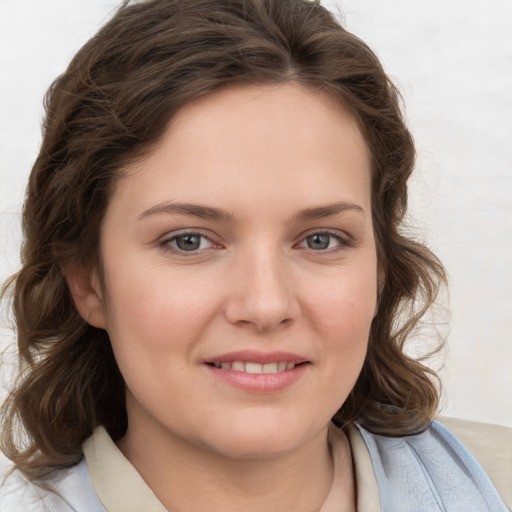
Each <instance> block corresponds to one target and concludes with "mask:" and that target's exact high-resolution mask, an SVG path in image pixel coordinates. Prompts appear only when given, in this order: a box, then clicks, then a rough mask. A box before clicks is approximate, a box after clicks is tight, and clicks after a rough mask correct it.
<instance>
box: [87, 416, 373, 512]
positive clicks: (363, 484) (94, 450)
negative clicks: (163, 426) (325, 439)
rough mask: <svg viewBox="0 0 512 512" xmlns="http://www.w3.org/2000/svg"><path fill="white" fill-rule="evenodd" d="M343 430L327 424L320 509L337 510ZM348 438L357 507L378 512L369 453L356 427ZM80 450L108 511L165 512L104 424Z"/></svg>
mask: <svg viewBox="0 0 512 512" xmlns="http://www.w3.org/2000/svg"><path fill="white" fill-rule="evenodd" d="M342 436H343V434H342V432H341V431H340V430H339V429H338V428H337V427H336V426H335V425H334V424H331V425H330V426H329V442H330V443H331V449H332V457H333V464H334V477H333V485H332V487H331V490H330V491H329V494H328V495H327V498H326V500H325V502H324V504H323V505H322V508H321V509H320V512H332V511H335V510H338V509H339V502H340V493H341V489H340V486H339V485H337V482H339V481H340V480H339V477H340V474H341V460H342V458H343V452H342V442H343V441H342ZM348 440H349V443H350V448H351V451H352V462H353V467H354V478H355V482H356V496H357V509H358V510H361V511H364V512H380V510H381V508H380V498H379V489H378V487H377V480H376V478H375V473H374V471H373V465H372V461H371V459H370V453H369V451H368V449H367V447H366V443H365V442H364V439H363V437H362V435H361V434H360V432H359V431H358V429H357V428H356V427H355V426H352V427H350V428H349V429H348ZM83 451H84V455H85V459H86V461H87V466H88V468H89V473H90V476H91V480H92V483H93V485H94V488H95V490H96V493H97V494H98V497H99V499H100V500H101V502H102V503H103V506H104V507H105V508H106V509H107V511H108V512H114V511H116V510H123V512H139V511H140V510H144V511H146V512H166V509H165V507H164V506H163V505H162V504H161V503H160V501H159V500H158V498H157V497H156V496H155V494H154V493H153V491H152V490H151V489H150V488H149V487H148V485H147V484H146V482H144V480H143V479H142V477H141V476H140V475H139V473H137V470H136V469H135V468H134V467H133V466H132V464H131V463H130V462H129V461H128V459H126V458H125V456H124V455H123V454H122V453H121V451H120V450H119V448H117V446H116V445H115V443H114V442H113V441H112V439H111V438H110V436H109V435H108V433H107V431H106V430H105V429H104V428H103V427H97V428H96V429H95V430H94V433H93V435H92V436H91V437H90V438H89V439H87V440H86V441H85V442H84V444H83Z"/></svg>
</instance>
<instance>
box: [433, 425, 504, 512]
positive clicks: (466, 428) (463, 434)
mask: <svg viewBox="0 0 512 512" xmlns="http://www.w3.org/2000/svg"><path fill="white" fill-rule="evenodd" d="M437 421H438V422H439V423H441V424H442V425H444V426H445V427H446V428H447V429H448V430H450V431H451V432H453V434H455V436H456V437H457V438H458V439H460V441H461V442H462V444H463V445H464V446H465V447H466V448H467V449H468V450H469V451H470V452H471V453H472V454H473V455H474V457H475V458H476V460H477V461H478V462H479V463H480V465H481V466H482V468H483V469H484V471H485V472H486V473H487V475H489V478H490V479H491V481H492V483H493V484H494V486H495V487H496V489H497V491H498V492H499V493H500V495H501V497H502V498H503V500H504V501H505V503H506V504H507V505H508V506H509V507H510V508H511V509H512V428H509V427H503V426H501V425H492V424H489V423H480V422H476V421H467V420H459V419H455V418H445V417H442V416H441V417H439V418H437Z"/></svg>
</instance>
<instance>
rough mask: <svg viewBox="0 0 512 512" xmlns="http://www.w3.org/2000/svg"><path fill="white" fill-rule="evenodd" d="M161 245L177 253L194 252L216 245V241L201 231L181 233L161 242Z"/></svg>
mask: <svg viewBox="0 0 512 512" xmlns="http://www.w3.org/2000/svg"><path fill="white" fill-rule="evenodd" d="M159 245H160V247H162V248H163V249H165V250H168V251H171V252H175V253H193V252H197V251H201V250H205V249H209V248H210V247H213V246H214V243H213V242H212V241H211V240H210V239H209V238H208V237H207V236H205V235H202V234H201V233H180V234H178V235H173V236H171V237H169V238H166V239H164V240H162V242H160V244H159Z"/></svg>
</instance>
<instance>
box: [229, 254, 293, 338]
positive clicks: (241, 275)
mask: <svg viewBox="0 0 512 512" xmlns="http://www.w3.org/2000/svg"><path fill="white" fill-rule="evenodd" d="M285 260H286V258H285V257H283V256H282V255H279V254H276V251H273V250H258V251H257V252H254V251H252V252H250V254H249V255H247V256H246V257H240V258H239V259H238V261H237V262H236V263H235V264H234V265H233V267H231V271H230V274H231V283H232V286H231V287H230V288H231V292H230V296H229V299H228V303H227V306H226V317H227V319H228V321H229V322H231V323H233V324H236V325H238V326H246V327H252V328H254V329H255V330H257V331H260V332H263V331H271V330H273V329H276V328H279V327H283V326H285V325H288V324H290V323H292V322H293V321H294V320H295V319H296V318H297V316H298V314H299V312H300V307H299V303H298V300H297V297H296V289H295V288H296V284H295V283H294V280H293V278H292V276H291V271H290V268H289V265H287V262H286V261H285Z"/></svg>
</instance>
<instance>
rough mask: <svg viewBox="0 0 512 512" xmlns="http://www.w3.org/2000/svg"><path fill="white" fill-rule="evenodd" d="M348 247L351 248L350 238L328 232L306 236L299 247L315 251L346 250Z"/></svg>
mask: <svg viewBox="0 0 512 512" xmlns="http://www.w3.org/2000/svg"><path fill="white" fill-rule="evenodd" d="M348 246H350V241H349V240H348V237H343V236H342V235H341V234H338V233H336V234H334V233H330V232H328V231H321V232H318V233H312V234H310V235H308V236H306V237H305V238H304V239H303V240H302V241H301V242H300V243H299V247H304V248H307V249H311V250H313V251H329V250H336V249H344V248H345V247H348Z"/></svg>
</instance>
